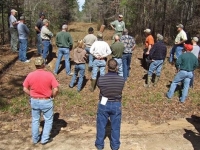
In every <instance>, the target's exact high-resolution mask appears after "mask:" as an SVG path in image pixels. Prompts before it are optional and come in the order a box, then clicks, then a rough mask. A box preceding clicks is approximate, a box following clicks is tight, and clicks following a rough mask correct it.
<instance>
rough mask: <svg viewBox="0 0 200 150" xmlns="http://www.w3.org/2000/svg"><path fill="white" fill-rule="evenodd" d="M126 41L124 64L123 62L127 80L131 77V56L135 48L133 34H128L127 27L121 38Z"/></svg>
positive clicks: (124, 74)
mask: <svg viewBox="0 0 200 150" xmlns="http://www.w3.org/2000/svg"><path fill="white" fill-rule="evenodd" d="M120 41H121V42H122V43H124V52H123V54H122V64H123V67H122V68H123V77H124V80H125V81H126V80H127V78H128V77H129V72H130V65H131V57H132V53H133V50H134V49H135V40H134V38H133V37H132V36H130V35H128V30H127V29H125V30H124V33H123V35H122V37H121V39H120Z"/></svg>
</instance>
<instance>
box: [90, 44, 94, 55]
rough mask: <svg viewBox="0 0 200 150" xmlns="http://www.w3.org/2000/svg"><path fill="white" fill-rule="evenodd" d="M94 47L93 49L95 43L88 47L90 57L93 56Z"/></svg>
mask: <svg viewBox="0 0 200 150" xmlns="http://www.w3.org/2000/svg"><path fill="white" fill-rule="evenodd" d="M94 47H95V42H94V43H93V44H92V46H91V47H90V54H92V55H94V49H95V48H94Z"/></svg>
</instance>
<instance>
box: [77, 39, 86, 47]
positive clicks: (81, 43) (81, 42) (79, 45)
mask: <svg viewBox="0 0 200 150" xmlns="http://www.w3.org/2000/svg"><path fill="white" fill-rule="evenodd" d="M77 47H78V48H84V42H83V40H80V41H79V40H78V43H77Z"/></svg>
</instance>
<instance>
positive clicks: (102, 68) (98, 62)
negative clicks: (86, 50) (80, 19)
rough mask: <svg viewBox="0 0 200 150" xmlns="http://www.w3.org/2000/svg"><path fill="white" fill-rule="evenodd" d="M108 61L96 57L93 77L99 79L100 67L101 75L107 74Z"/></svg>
mask: <svg viewBox="0 0 200 150" xmlns="http://www.w3.org/2000/svg"><path fill="white" fill-rule="evenodd" d="M105 68H106V61H105V60H98V59H95V60H94V61H93V69H92V79H94V80H95V79H97V73H98V69H100V76H104V75H105Z"/></svg>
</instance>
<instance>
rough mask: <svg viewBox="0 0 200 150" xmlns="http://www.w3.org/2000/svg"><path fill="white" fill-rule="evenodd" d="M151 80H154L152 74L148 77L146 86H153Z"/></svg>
mask: <svg viewBox="0 0 200 150" xmlns="http://www.w3.org/2000/svg"><path fill="white" fill-rule="evenodd" d="M151 80H152V77H151V76H148V78H147V84H144V87H148V88H149V87H151Z"/></svg>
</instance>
